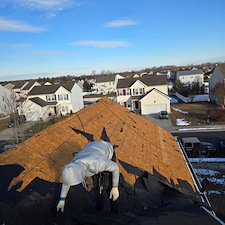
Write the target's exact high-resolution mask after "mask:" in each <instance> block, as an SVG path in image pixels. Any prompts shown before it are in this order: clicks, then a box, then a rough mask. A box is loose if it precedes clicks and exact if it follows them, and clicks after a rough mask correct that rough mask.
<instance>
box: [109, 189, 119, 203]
mask: <svg viewBox="0 0 225 225" xmlns="http://www.w3.org/2000/svg"><path fill="white" fill-rule="evenodd" d="M109 198H110V199H111V198H112V200H113V201H116V200H117V198H119V190H118V187H112V189H111V191H110V194H109Z"/></svg>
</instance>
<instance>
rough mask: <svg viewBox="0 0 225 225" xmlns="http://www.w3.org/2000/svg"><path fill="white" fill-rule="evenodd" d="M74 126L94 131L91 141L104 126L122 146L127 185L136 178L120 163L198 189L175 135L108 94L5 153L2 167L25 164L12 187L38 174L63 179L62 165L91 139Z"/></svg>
mask: <svg viewBox="0 0 225 225" xmlns="http://www.w3.org/2000/svg"><path fill="white" fill-rule="evenodd" d="M71 128H75V129H77V130H80V131H83V132H85V133H88V134H90V137H91V135H93V140H101V137H102V132H103V130H105V131H106V133H107V136H108V137H109V139H110V142H111V143H112V144H113V145H117V146H118V147H117V148H116V149H115V151H116V157H117V163H118V165H119V167H120V172H121V173H122V175H123V176H124V179H125V181H126V182H127V183H129V184H131V185H133V184H134V183H135V181H136V178H137V177H136V175H134V174H131V173H129V172H127V171H126V170H125V169H124V168H123V166H122V164H121V161H122V162H125V163H127V164H129V165H132V166H134V167H138V168H139V169H141V170H143V171H147V172H149V173H150V174H153V171H157V172H158V173H159V174H161V175H162V176H163V177H165V178H166V179H167V181H168V182H169V183H174V184H175V185H178V186H179V180H184V181H186V182H188V184H189V185H190V186H191V187H192V188H193V190H194V191H195V187H194V181H193V179H192V176H191V174H190V172H189V169H188V167H187V165H186V162H185V160H184V158H183V155H182V153H181V151H180V149H179V146H178V144H177V142H176V140H175V137H174V136H173V135H171V134H170V133H169V132H167V131H166V130H164V129H162V128H160V127H158V126H157V125H155V124H153V123H151V122H150V121H148V120H146V119H145V118H143V117H142V116H140V115H137V114H135V113H132V112H130V111H129V110H127V109H126V108H124V107H123V106H120V105H119V104H117V103H115V102H113V101H111V100H110V99H109V98H107V97H103V98H102V99H101V100H99V101H98V102H97V103H93V104H91V105H90V106H88V107H87V108H84V109H82V110H80V111H79V112H78V113H76V114H73V115H71V116H70V117H68V118H65V119H64V120H62V121H60V122H58V123H56V124H54V125H52V126H50V127H48V128H46V129H45V130H43V131H41V132H40V133H38V134H37V135H35V136H33V137H31V138H29V139H27V140H26V141H24V142H22V143H21V144H19V145H17V146H16V147H14V148H12V149H10V150H8V151H6V152H4V153H2V154H1V155H0V165H8V164H19V165H21V166H22V167H23V168H24V170H23V171H22V173H20V175H19V176H18V177H15V178H14V179H13V180H12V182H11V184H10V185H9V189H10V188H11V187H13V186H14V185H15V184H17V182H19V181H21V180H22V181H23V183H22V185H21V187H20V188H19V191H22V190H23V189H24V188H25V187H26V186H27V185H28V184H29V183H30V182H31V181H32V180H33V179H34V178H35V177H39V178H41V179H44V180H47V181H50V182H61V172H62V169H63V166H64V165H65V164H67V163H68V162H70V160H71V159H72V158H73V156H74V154H76V153H77V152H79V151H80V150H81V149H82V148H83V147H84V146H85V145H86V144H88V143H89V141H88V139H87V138H86V137H85V135H83V134H81V133H79V132H75V131H74V130H73V129H71Z"/></svg>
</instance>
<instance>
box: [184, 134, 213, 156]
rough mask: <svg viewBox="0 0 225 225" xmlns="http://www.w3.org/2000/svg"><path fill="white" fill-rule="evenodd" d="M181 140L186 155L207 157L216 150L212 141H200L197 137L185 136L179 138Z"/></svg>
mask: <svg viewBox="0 0 225 225" xmlns="http://www.w3.org/2000/svg"><path fill="white" fill-rule="evenodd" d="M181 142H182V145H183V147H184V149H185V151H186V153H187V155H188V157H209V156H213V155H214V153H215V151H216V148H215V147H214V145H213V144H212V143H210V142H200V140H199V139H198V138H197V137H185V138H182V139H181Z"/></svg>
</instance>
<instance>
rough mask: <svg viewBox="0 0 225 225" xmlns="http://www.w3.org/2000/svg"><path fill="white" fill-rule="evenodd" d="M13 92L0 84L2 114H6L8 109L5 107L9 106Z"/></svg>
mask: <svg viewBox="0 0 225 225" xmlns="http://www.w3.org/2000/svg"><path fill="white" fill-rule="evenodd" d="M12 94H13V93H12V92H11V91H10V90H9V89H7V88H5V87H3V86H2V85H0V114H3V115H6V114H7V111H5V108H8V107H9V106H8V105H7V103H6V102H7V101H10V99H11V96H12Z"/></svg>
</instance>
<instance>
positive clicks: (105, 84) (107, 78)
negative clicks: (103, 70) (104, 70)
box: [92, 74, 123, 94]
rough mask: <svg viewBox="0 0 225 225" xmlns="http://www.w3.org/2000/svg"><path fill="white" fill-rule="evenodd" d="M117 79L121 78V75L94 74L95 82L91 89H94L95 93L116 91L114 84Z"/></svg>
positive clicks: (115, 84)
mask: <svg viewBox="0 0 225 225" xmlns="http://www.w3.org/2000/svg"><path fill="white" fill-rule="evenodd" d="M119 79H123V76H121V75H119V74H116V75H115V74H109V75H97V76H95V82H94V84H93V87H92V89H94V90H95V91H96V94H108V93H110V92H116V86H117V83H118V80H119Z"/></svg>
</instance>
